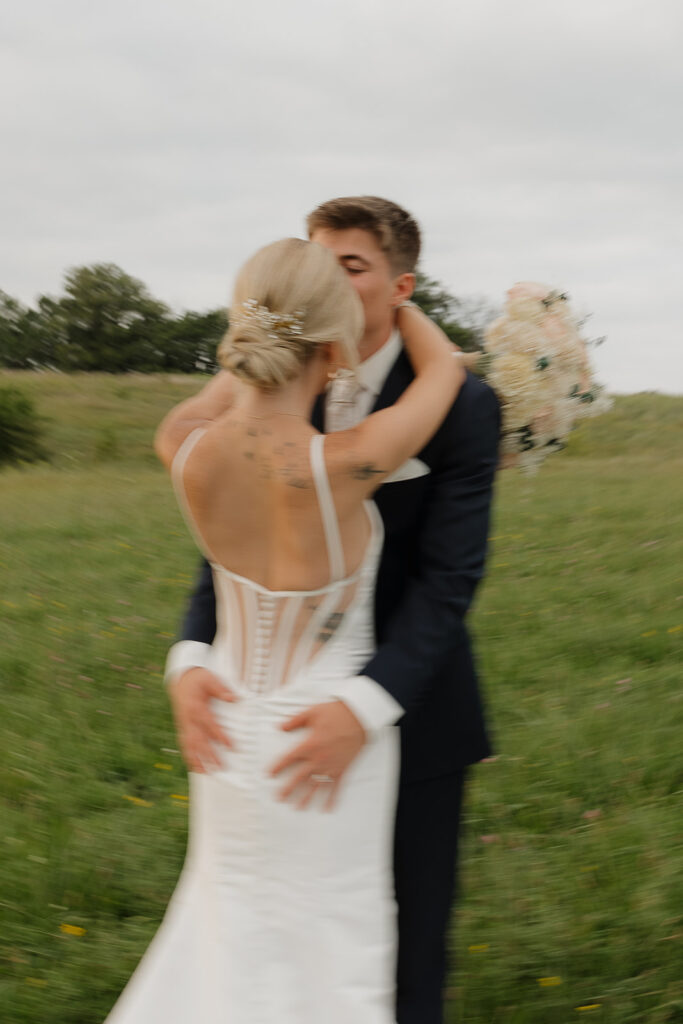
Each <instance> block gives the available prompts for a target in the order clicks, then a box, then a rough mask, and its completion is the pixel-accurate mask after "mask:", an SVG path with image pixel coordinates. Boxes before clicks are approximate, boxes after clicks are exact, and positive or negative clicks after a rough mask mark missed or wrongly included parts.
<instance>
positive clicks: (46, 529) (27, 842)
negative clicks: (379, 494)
mask: <svg viewBox="0 0 683 1024" xmlns="http://www.w3.org/2000/svg"><path fill="white" fill-rule="evenodd" d="M9 383H12V384H15V385H16V386H18V387H21V388H22V389H23V390H24V391H25V393H27V394H29V395H30V396H31V397H32V398H33V399H34V401H35V404H36V406H37V408H38V410H39V411H40V413H41V414H42V415H44V416H45V417H46V437H47V443H48V446H49V448H50V449H51V451H52V459H51V461H50V462H49V463H42V464H36V465H31V466H26V467H23V468H6V469H3V470H1V471H0V580H1V584H0V685H1V687H2V734H1V738H0V744H1V751H2V753H1V755H0V772H1V775H2V784H1V787H0V794H1V795H0V801H1V804H0V807H1V822H0V916H1V919H2V926H1V928H0V1020H2V1021H3V1024H99V1022H101V1021H102V1020H103V1019H104V1017H105V1016H106V1014H107V1012H108V1011H109V1009H110V1008H111V1006H112V1004H113V1003H114V1001H115V999H116V997H117V995H118V993H119V992H120V990H121V988H122V987H123V985H124V983H125V981H126V980H127V978H128V977H129V975H130V974H131V972H132V970H133V968H134V967H135V965H136V963H137V961H138V960H139V958H140V956H141V954H142V953H143V951H144V949H145V948H146V946H147V944H148V943H149V941H150V939H151V938H152V936H153V934H154V932H155V930H156V928H157V927H158V924H159V922H160V920H161V917H162V915H163V912H164V909H165V906H166V903H167V901H168V899H169V896H170V894H171V892H172V891H173V887H174V885H175V882H176V879H177V877H178V873H179V870H180V867H181V864H182V860H183V856H184V851H185V842H186V819H187V783H186V775H185V771H184V769H183V765H182V762H181V759H180V756H179V754H178V750H177V745H176V740H175V736H174V730H173V723H172V717H171V713H170V709H169V705H168V701H167V697H166V694H165V690H164V685H163V680H162V668H163V663H164V659H165V655H166V651H167V649H168V647H169V645H170V644H171V643H172V641H173V638H174V635H175V631H176V628H177V626H178V621H179V618H180V615H181V612H182V609H183V607H184V605H185V603H186V601H187V598H188V595H189V592H190V589H191V586H192V580H193V577H194V573H195V570H196V567H197V564H198V555H197V553H196V550H195V548H194V545H193V542H192V540H191V539H190V537H189V535H188V534H187V532H186V529H185V527H184V524H183V521H182V518H181V515H180V513H179V511H178V508H177V506H176V504H175V500H174V498H173V495H172V493H171V489H170V486H169V483H168V480H167V477H166V475H165V474H164V472H163V470H162V469H161V467H160V466H159V465H158V464H157V462H156V460H155V457H154V455H153V452H152V448H151V438H152V434H153V431H154V428H155V426H156V424H157V423H158V422H159V420H160V419H161V417H162V416H163V414H164V413H165V412H166V411H167V409H168V408H170V406H171V405H173V404H174V403H175V402H177V401H179V400H180V399H182V398H184V397H187V396H188V395H190V394H192V393H194V392H195V391H196V390H197V389H198V387H199V386H200V384H201V378H198V377H183V376H163V375H154V376H132V375H131V376H128V375H126V376H120V377H117V376H106V375H95V374H92V375H86V374H82V375H74V376H65V375H60V374H52V373H42V374H34V373H20V372H17V373H9V372H4V373H0V386H2V385H3V384H9ZM471 626H472V632H473V634H474V636H475V638H476V649H477V652H478V658H479V664H480V669H481V675H482V678H483V681H484V685H485V692H486V696H487V702H488V706H489V711H490V718H491V721H492V724H493V728H494V735H495V745H496V756H495V757H494V758H492V759H491V760H490V761H489V762H487V763H485V764H482V765H479V766H477V767H476V768H475V769H474V770H473V773H472V780H471V785H470V788H469V798H468V802H467V807H466V812H465V827H464V835H463V847H462V858H461V873H460V881H461V894H460V897H459V899H458V903H457V911H456V913H455V914H454V919H453V927H454V931H453V971H452V975H451V978H450V987H449V991H448V998H449V1004H448V1005H449V1013H450V1017H449V1018H448V1019H449V1024H455V1022H456V1021H457V1022H458V1024H569V1022H572V1021H577V1020H581V1019H584V1018H585V1019H588V1020H594V1021H596V1022H601V1024H627V1022H648V1024H665V1022H683V966H682V965H683V956H682V954H681V939H682V937H683V884H682V882H681V874H682V870H681V865H682V861H683V857H682V854H683V814H682V813H681V801H680V795H681V785H682V777H683V757H682V754H681V751H682V749H683V740H682V737H683V687H682V686H681V674H682V673H681V662H682V659H681V651H682V647H683V397H681V398H678V397H666V396H661V395H654V394H640V395H633V396H624V397H619V398H617V399H616V401H615V404H614V408H613V409H612V411H611V412H610V413H608V414H606V415H605V416H603V417H602V418H600V419H596V420H594V421H586V422H585V423H584V424H582V426H581V427H580V428H579V429H578V430H577V431H576V432H575V434H574V435H573V436H572V438H571V442H570V445H569V447H568V448H567V450H566V451H565V452H563V453H561V454H560V455H557V456H554V457H553V458H552V459H551V460H550V461H549V462H548V463H547V464H546V466H545V467H544V468H543V469H542V470H541V472H540V473H539V474H538V475H537V476H536V477H532V478H528V477H525V476H522V475H520V474H518V473H517V472H514V471H506V472H504V473H503V474H501V476H500V478H499V485H498V489H497V497H496V506H495V515H494V522H493V525H492V539H491V551H490V558H489V571H488V575H487V579H486V581H485V583H484V584H483V585H482V588H481V590H480V593H479V597H478V601H477V604H476V607H475V610H474V612H473V614H472V617H471ZM235 1024H239V1022H235ZM321 1024H322V1022H321ZM349 1024H353V1022H349Z"/></svg>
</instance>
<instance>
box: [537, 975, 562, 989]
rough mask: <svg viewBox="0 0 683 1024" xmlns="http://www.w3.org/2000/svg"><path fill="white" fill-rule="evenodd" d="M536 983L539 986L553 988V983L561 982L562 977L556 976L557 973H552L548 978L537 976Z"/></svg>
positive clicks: (558, 983) (559, 983)
mask: <svg viewBox="0 0 683 1024" xmlns="http://www.w3.org/2000/svg"><path fill="white" fill-rule="evenodd" d="M538 984H539V985H540V986H541V988H553V987H554V986H555V985H561V984H562V978H558V977H557V975H552V976H551V977H550V978H539V979H538Z"/></svg>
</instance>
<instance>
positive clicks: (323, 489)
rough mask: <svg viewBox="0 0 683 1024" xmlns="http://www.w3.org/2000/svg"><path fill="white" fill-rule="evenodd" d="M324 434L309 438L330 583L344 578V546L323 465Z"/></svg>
mask: <svg viewBox="0 0 683 1024" xmlns="http://www.w3.org/2000/svg"><path fill="white" fill-rule="evenodd" d="M324 444H325V435H324V434H314V435H313V437H312V438H311V470H312V473H313V482H314V483H315V489H316V492H317V495H318V504H319V506H320V515H321V517H322V521H323V529H324V530H325V541H326V543H327V557H328V558H329V561H330V579H331V582H332V583H335V582H336V581H337V580H342V579H344V573H345V571H346V570H345V565H344V548H343V547H342V542H341V534H340V532H339V520H338V519H337V511H336V509H335V507H334V499H333V498H332V491H331V490H330V481H329V478H328V476H327V469H326V467H325V449H324Z"/></svg>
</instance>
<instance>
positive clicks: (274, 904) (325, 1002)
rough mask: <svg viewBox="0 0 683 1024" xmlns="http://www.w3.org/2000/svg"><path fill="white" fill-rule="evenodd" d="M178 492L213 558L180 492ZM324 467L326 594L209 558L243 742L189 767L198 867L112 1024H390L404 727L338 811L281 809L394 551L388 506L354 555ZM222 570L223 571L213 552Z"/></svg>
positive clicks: (221, 671)
mask: <svg viewBox="0 0 683 1024" xmlns="http://www.w3.org/2000/svg"><path fill="white" fill-rule="evenodd" d="M202 433H203V430H198V431H195V432H194V433H193V434H192V435H190V437H189V438H188V439H187V441H186V442H185V444H184V445H183V446H182V448H181V449H180V451H179V452H178V455H177V456H176V459H175V461H174V466H173V477H174V482H175V486H176V490H177V493H178V498H179V501H180V503H181V506H182V507H183V511H184V513H185V515H186V517H187V518H188V523H189V525H190V527H191V528H192V529H193V531H194V533H195V536H196V539H197V541H198V543H199V546H200V547H201V548H202V549H203V550H204V553H205V554H206V555H207V557H209V553H208V552H207V551H206V550H205V545H204V544H203V543H202V541H201V538H200V537H199V536H198V531H197V527H196V524H194V523H193V522H192V517H191V515H190V512H189V509H188V507H187V502H186V501H185V495H184V488H183V484H182V473H183V467H184V463H185V459H186V458H187V455H188V454H189V451H190V450H191V448H192V446H193V444H194V443H195V441H196V440H197V439H198V437H199V436H200V435H201V434H202ZM311 468H312V474H313V480H314V483H315V487H316V491H317V496H318V501H319V505H320V512H321V516H322V522H323V526H324V530H325V537H326V540H327V548H328V556H329V562H330V577H331V579H330V583H329V584H328V585H327V586H324V587H321V588H320V589H318V590H311V591H272V590H267V589H265V588H264V587H262V586H260V585H258V584H257V583H255V582H253V581H252V580H249V579H245V578H244V577H242V576H238V575H236V574H235V573H233V572H230V571H229V570H228V569H226V568H224V567H223V566H220V565H217V564H215V563H214V562H212V568H213V577H214V587H215V591H216V603H217V624H218V628H217V633H216V638H215V641H214V643H213V647H212V657H213V659H214V663H213V668H214V670H215V671H216V673H217V674H218V675H220V676H221V677H222V678H223V679H224V680H225V681H226V682H227V683H229V684H230V686H231V687H232V688H233V689H234V690H235V691H236V692H237V693H238V695H239V697H240V700H239V701H238V702H237V703H234V704H226V703H225V702H221V701H214V703H213V710H214V711H215V713H216V715H217V716H218V718H219V720H220V721H221V723H222V724H223V725H224V726H225V728H226V730H227V731H228V732H229V733H230V735H231V737H232V738H233V739H234V741H235V743H236V744H237V750H236V751H230V750H228V751H226V752H225V754H224V757H223V766H222V768H221V769H220V770H214V771H212V772H211V773H210V774H207V775H203V774H195V773H190V804H189V808H190V821H189V826H190V827H189V840H188V850H187V857H186V860H185V864H184V867H183V870H182V873H181V876H180V879H179V881H178V885H177V888H176V890H175V892H174V894H173V896H172V898H171V901H170V903H169V906H168V909H167V911H166V915H165V917H164V920H163V922H162V924H161V926H160V928H159V930H158V932H157V933H156V935H155V937H154V939H153V941H152V942H151V944H150V946H149V948H148V949H147V952H146V953H145V955H144V957H143V958H142V960H141V962H140V964H139V966H138V968H137V970H136V971H135V973H134V974H133V976H132V978H131V979H130V981H129V983H128V985H127V987H126V988H125V990H124V992H123V993H122V995H121V997H120V999H119V1000H118V1002H117V1003H116V1005H115V1007H114V1009H113V1010H112V1012H111V1014H110V1015H109V1016H108V1017H107V1022H106V1024H194V1022H197V1024H393V1022H395V1010H394V985H395V952H396V913H395V911H396V908H395V901H394V891H393V878H392V867H391V865H392V840H393V823H394V813H395V803H396V794H397V784H398V769H399V746H398V730H397V729H396V728H395V727H392V726H388V727H386V728H384V729H381V730H379V731H378V732H377V733H376V734H375V735H374V736H373V737H372V739H371V740H370V741H369V742H368V743H366V745H365V746H364V747H363V749H362V750H361V752H360V754H359V755H358V756H357V757H356V759H355V760H354V761H353V762H352V764H351V766H350V768H349V770H348V771H347V773H346V775H345V777H344V779H343V782H342V787H341V791H340V794H339V799H338V802H337V804H336V806H335V808H334V810H333V811H331V812H330V811H325V810H323V808H322V803H323V799H324V795H325V794H324V790H325V787H324V786H322V787H320V791H321V792H320V800H318V798H317V797H316V800H317V803H315V802H314V803H313V804H311V805H309V806H308V808H306V809H305V810H297V809H296V807H295V805H294V804H293V803H290V802H282V801H279V800H278V799H277V792H278V791H279V789H280V788H281V787H282V785H283V782H284V778H283V777H282V776H279V777H278V778H277V779H273V778H271V777H270V776H269V775H268V769H269V767H270V766H272V765H273V763H274V762H275V761H276V760H277V759H278V758H279V757H280V756H281V755H282V754H283V753H284V752H285V751H287V750H289V749H291V748H292V747H293V746H294V745H295V744H296V743H298V742H299V741H300V739H301V738H303V734H302V733H300V732H299V733H297V732H295V733H288V732H283V731H282V730H281V729H280V728H279V726H280V725H281V724H282V723H283V722H284V721H285V720H286V719H287V718H290V717H291V716H292V715H294V714H296V713H297V712H298V711H301V710H303V709H305V708H307V707H310V706H311V705H312V704H314V703H320V702H322V701H325V700H334V699H336V698H335V696H334V693H335V683H338V682H339V681H340V680H342V679H345V678H346V677H348V676H350V675H354V674H356V673H357V672H358V671H359V670H360V669H362V667H363V665H364V664H365V663H366V662H367V660H368V659H369V657H370V655H371V653H372V649H373V645H374V627H373V603H374V602H373V598H374V589H375V578H376V574H377V565H378V561H379V557H380V551H381V547H382V540H383V528H382V520H381V517H380V515H379V512H378V510H377V508H376V506H375V505H374V504H373V503H372V502H366V508H367V512H368V516H369V519H370V524H371V533H370V540H369V542H368V545H367V548H366V551H365V556H364V558H363V561H362V563H361V565H360V567H359V568H358V570H357V571H356V572H354V573H353V575H351V576H345V575H344V571H345V570H344V556H343V550H342V545H341V538H340V533H339V526H338V522H337V517H336V512H335V508H334V503H333V500H332V495H331V491H330V487H329V482H328V479H327V473H326V469H325V462H324V436H323V435H321V434H318V435H315V436H314V437H313V438H312V441H311ZM209 560H210V561H211V559H210V558H209Z"/></svg>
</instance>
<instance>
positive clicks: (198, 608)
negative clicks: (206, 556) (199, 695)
mask: <svg viewBox="0 0 683 1024" xmlns="http://www.w3.org/2000/svg"><path fill="white" fill-rule="evenodd" d="M215 635H216V595H215V593H214V589H213V574H212V572H211V566H210V565H209V563H208V562H207V561H206V560H204V561H203V562H202V565H201V568H200V571H199V577H198V579H197V583H196V585H195V588H194V590H193V592H192V596H191V597H190V604H189V606H188V609H187V611H186V613H185V617H184V619H183V623H182V627H181V634H180V636H181V639H180V640H179V642H178V643H176V644H174V645H173V647H171V649H170V651H169V652H168V657H167V658H166V669H165V679H166V682H167V684H171V683H172V682H173V681H174V679H176V678H177V677H178V676H179V675H181V674H182V673H183V672H186V671H187V669H189V668H197V667H201V668H209V667H210V665H211V644H212V643H213V639H214V637H215Z"/></svg>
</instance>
